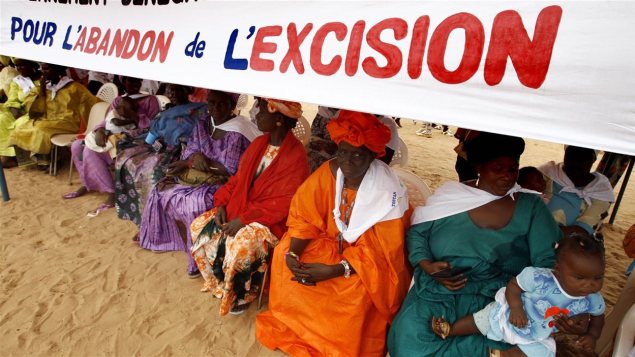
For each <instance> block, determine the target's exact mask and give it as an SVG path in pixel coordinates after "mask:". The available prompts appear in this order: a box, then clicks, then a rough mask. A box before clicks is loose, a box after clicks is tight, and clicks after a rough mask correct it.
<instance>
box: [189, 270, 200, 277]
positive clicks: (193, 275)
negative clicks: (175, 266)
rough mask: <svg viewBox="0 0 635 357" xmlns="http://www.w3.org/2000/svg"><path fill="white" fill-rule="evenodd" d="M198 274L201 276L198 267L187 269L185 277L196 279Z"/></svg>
mask: <svg viewBox="0 0 635 357" xmlns="http://www.w3.org/2000/svg"><path fill="white" fill-rule="evenodd" d="M199 276H201V272H200V271H199V270H198V269H196V270H195V271H189V270H188V271H187V277H188V278H189V279H196V278H198V277H199Z"/></svg>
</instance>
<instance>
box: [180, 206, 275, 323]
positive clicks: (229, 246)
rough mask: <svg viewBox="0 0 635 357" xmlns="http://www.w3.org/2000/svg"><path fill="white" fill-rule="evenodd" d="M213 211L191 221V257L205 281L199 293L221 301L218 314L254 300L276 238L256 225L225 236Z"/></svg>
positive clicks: (264, 228)
mask: <svg viewBox="0 0 635 357" xmlns="http://www.w3.org/2000/svg"><path fill="white" fill-rule="evenodd" d="M215 216H216V209H213V210H210V211H207V212H205V213H203V214H202V215H200V216H198V217H197V218H196V219H195V220H194V222H192V225H191V229H192V237H193V238H192V256H193V257H194V260H195V261H196V265H197V266H198V269H199V270H200V272H201V275H202V276H203V278H204V279H205V283H204V284H203V288H202V289H201V291H203V292H207V291H209V292H211V293H212V294H213V295H214V296H215V297H217V298H219V299H221V304H220V315H221V316H224V315H226V314H227V313H228V312H229V310H231V308H232V307H233V306H234V305H244V304H248V303H250V302H252V301H254V300H255V299H256V297H257V296H258V292H259V287H260V285H261V284H262V281H263V276H264V272H265V269H266V267H267V257H268V256H269V245H271V246H272V247H273V246H276V245H277V244H278V238H277V237H276V236H275V235H274V234H272V233H271V231H270V230H269V228H267V227H265V226H263V225H262V224H260V223H251V224H248V225H247V226H245V227H243V228H241V229H240V230H239V231H238V233H236V235H235V236H233V237H228V236H226V235H224V234H223V233H222V231H221V230H220V229H219V228H218V226H216V222H215V220H214V218H215Z"/></svg>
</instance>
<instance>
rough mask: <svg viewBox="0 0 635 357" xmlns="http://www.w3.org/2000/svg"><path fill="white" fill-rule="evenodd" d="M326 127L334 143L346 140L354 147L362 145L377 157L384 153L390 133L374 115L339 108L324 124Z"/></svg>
mask: <svg viewBox="0 0 635 357" xmlns="http://www.w3.org/2000/svg"><path fill="white" fill-rule="evenodd" d="M326 129H327V130H328V131H329V134H330V135H331V139H332V140H333V141H334V142H335V143H336V144H339V143H340V142H341V141H346V142H347V143H349V144H351V145H353V146H355V147H360V146H362V145H364V146H365V147H367V148H368V149H369V150H370V151H372V152H374V153H376V154H377V157H382V156H384V155H385V154H386V151H385V149H386V144H387V143H388V141H389V140H390V136H391V135H392V134H391V132H390V129H388V127H387V126H386V125H384V124H383V123H382V122H380V121H379V119H377V118H375V116H374V115H372V114H368V113H360V112H353V111H350V110H341V111H340V114H339V115H338V116H337V118H335V119H331V120H330V121H329V123H328V124H326Z"/></svg>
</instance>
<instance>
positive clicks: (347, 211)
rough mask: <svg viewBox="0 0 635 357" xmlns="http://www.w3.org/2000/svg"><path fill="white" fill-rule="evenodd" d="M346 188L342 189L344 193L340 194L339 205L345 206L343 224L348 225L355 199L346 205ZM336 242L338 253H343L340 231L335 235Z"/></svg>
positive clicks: (342, 240) (342, 238) (342, 239)
mask: <svg viewBox="0 0 635 357" xmlns="http://www.w3.org/2000/svg"><path fill="white" fill-rule="evenodd" d="M348 192H349V191H348V190H347V189H344V192H343V193H344V194H343V195H342V201H341V206H344V207H346V209H345V211H344V219H343V221H344V224H346V225H347V226H348V222H349V221H350V219H351V214H352V213H353V207H354V206H355V200H353V201H352V202H351V203H350V206H349V205H348V204H349V202H348ZM337 244H338V253H339V254H342V253H344V236H343V235H342V233H340V234H338V235H337Z"/></svg>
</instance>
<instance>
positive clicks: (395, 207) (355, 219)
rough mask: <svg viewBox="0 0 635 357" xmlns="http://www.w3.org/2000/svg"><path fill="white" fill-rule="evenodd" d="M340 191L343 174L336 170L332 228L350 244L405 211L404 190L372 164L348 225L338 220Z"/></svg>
mask: <svg viewBox="0 0 635 357" xmlns="http://www.w3.org/2000/svg"><path fill="white" fill-rule="evenodd" d="M343 189H344V174H342V170H341V169H338V170H337V175H336V178H335V209H333V217H334V219H335V225H336V226H337V228H338V229H339V231H340V233H342V237H343V238H344V240H346V241H347V242H349V243H354V242H355V241H357V239H358V238H359V237H360V236H361V235H362V234H364V232H366V231H367V230H368V229H369V228H370V227H372V226H374V225H375V224H376V223H379V222H383V221H388V220H391V219H397V218H400V217H403V214H404V212H406V210H407V209H408V197H407V195H406V188H405V187H404V186H403V185H402V184H401V181H399V178H398V177H397V175H395V173H394V172H393V171H392V170H391V169H390V167H389V166H388V165H386V164H385V163H383V162H381V161H379V160H373V162H371V164H370V167H369V168H368V170H367V171H366V174H365V175H364V178H363V179H362V183H361V184H360V186H359V190H358V193H357V197H356V198H355V206H354V207H353V211H352V213H351V217H350V220H349V222H348V225H346V224H345V223H344V222H342V220H341V219H340V202H341V200H342V191H343Z"/></svg>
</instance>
